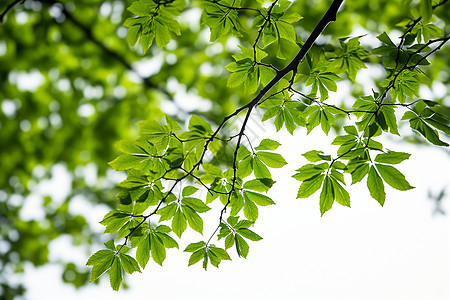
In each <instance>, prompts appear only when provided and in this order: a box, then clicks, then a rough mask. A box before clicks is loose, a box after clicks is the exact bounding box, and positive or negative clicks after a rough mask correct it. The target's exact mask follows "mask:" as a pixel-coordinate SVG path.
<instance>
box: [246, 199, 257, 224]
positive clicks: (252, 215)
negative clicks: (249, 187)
mask: <svg viewBox="0 0 450 300" xmlns="http://www.w3.org/2000/svg"><path fill="white" fill-rule="evenodd" d="M244 199H245V200H244V215H245V217H246V218H247V219H249V220H250V221H256V219H258V214H259V213H258V207H257V206H256V204H255V203H254V202H253V201H251V200H250V199H249V198H248V197H245V198H244Z"/></svg>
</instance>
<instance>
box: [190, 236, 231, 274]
mask: <svg viewBox="0 0 450 300" xmlns="http://www.w3.org/2000/svg"><path fill="white" fill-rule="evenodd" d="M184 252H192V254H191V256H190V257H189V263H188V266H191V265H193V264H196V263H198V262H199V261H201V260H202V259H203V268H204V269H205V270H206V269H207V266H208V261H209V262H211V264H212V265H213V266H215V267H219V264H220V262H221V261H222V260H231V258H230V256H229V255H228V253H227V251H226V250H224V249H222V248H219V247H216V246H214V245H208V246H207V245H206V243H205V242H203V241H201V242H197V243H191V244H189V245H188V246H187V247H186V249H184Z"/></svg>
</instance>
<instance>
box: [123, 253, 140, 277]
mask: <svg viewBox="0 0 450 300" xmlns="http://www.w3.org/2000/svg"><path fill="white" fill-rule="evenodd" d="M119 258H120V262H121V263H122V268H123V269H124V271H125V272H127V273H128V274H132V273H133V272H139V273H141V269H140V268H139V265H138V263H137V261H136V260H135V259H134V258H133V257H131V256H129V255H127V254H121V255H120V256H119Z"/></svg>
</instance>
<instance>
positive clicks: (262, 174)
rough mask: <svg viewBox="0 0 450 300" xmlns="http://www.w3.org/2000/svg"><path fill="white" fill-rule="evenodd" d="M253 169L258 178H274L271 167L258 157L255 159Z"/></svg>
mask: <svg viewBox="0 0 450 300" xmlns="http://www.w3.org/2000/svg"><path fill="white" fill-rule="evenodd" d="M253 171H254V172H255V177H256V178H257V179H263V178H269V179H270V178H272V176H271V175H270V171H269V169H267V167H266V165H265V164H263V163H262V162H261V160H259V158H257V157H255V158H254V159H253Z"/></svg>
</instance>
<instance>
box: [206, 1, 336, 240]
mask: <svg viewBox="0 0 450 300" xmlns="http://www.w3.org/2000/svg"><path fill="white" fill-rule="evenodd" d="M342 2H344V0H334V1H333V3H332V4H331V6H330V8H329V9H328V11H327V12H326V13H325V15H324V16H323V17H322V19H321V20H320V22H319V24H318V25H317V26H316V28H315V29H314V30H313V32H312V33H311V35H310V36H309V37H308V39H307V40H306V42H305V44H304V45H303V47H302V48H301V49H300V51H299V52H298V54H297V55H296V56H295V58H294V59H293V60H292V61H291V62H290V63H289V64H288V65H287V66H286V67H285V68H284V69H282V70H280V71H278V72H277V75H276V76H275V78H273V79H272V80H271V81H270V82H269V84H268V85H266V86H265V87H264V88H263V89H262V90H261V91H260V92H259V93H258V95H257V96H256V97H255V98H254V99H253V100H252V101H251V102H249V103H248V104H246V105H244V106H243V107H241V108H239V109H237V110H236V111H235V112H234V113H233V114H231V115H230V116H228V117H226V118H225V119H224V121H223V122H222V124H221V126H223V124H224V122H226V121H227V120H228V119H229V118H231V117H232V116H235V115H237V114H239V113H240V112H241V111H243V110H245V109H248V111H247V114H246V115H245V119H244V122H243V124H242V127H241V130H240V132H239V137H238V141H237V144H236V148H235V151H234V161H233V173H234V175H233V181H232V187H231V190H230V192H229V195H228V200H227V203H226V204H225V205H224V207H223V209H222V210H221V212H220V218H219V225H218V226H217V228H216V229H215V230H214V232H213V234H212V235H211V237H210V238H209V239H208V242H207V245H208V244H209V242H210V241H211V238H212V237H213V236H214V235H215V234H216V233H217V231H218V230H219V228H220V224H222V222H223V215H224V214H225V212H226V209H227V207H228V205H229V204H230V202H231V195H232V194H233V192H234V190H235V184H236V180H237V153H238V150H239V147H240V144H241V140H242V136H243V135H244V131H245V127H246V125H247V122H248V120H249V118H250V114H251V112H252V109H253V108H254V107H255V106H256V105H258V103H259V102H260V101H261V100H262V99H263V97H264V96H265V95H266V94H267V92H269V91H270V90H271V89H272V88H273V87H274V86H275V85H276V84H277V83H278V81H280V80H281V79H282V78H283V77H284V76H286V75H287V74H288V73H289V72H291V71H294V72H295V71H296V70H297V67H298V65H299V64H300V62H301V61H302V60H303V58H304V57H305V55H306V53H308V51H309V49H311V47H312V45H313V44H314V42H315V41H316V40H317V38H318V37H319V35H320V34H321V33H322V31H323V30H324V29H325V27H326V26H327V25H328V24H329V23H331V22H333V21H336V14H337V11H338V10H339V7H340V6H341V4H342ZM274 3H276V1H275V2H274ZM221 126H219V129H220V127H221ZM219 129H218V130H219Z"/></svg>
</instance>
